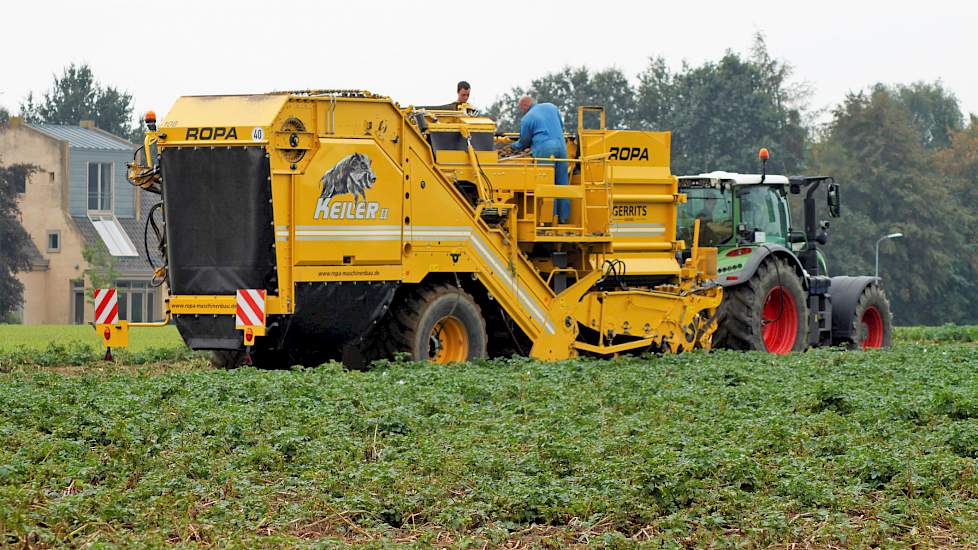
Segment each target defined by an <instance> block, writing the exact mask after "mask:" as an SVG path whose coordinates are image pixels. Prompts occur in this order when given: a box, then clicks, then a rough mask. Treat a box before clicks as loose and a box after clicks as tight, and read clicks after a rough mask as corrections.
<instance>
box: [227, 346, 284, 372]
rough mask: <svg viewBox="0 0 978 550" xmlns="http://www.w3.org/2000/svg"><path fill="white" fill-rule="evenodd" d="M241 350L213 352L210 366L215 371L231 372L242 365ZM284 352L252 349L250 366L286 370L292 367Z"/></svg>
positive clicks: (243, 354) (242, 355) (242, 354)
mask: <svg viewBox="0 0 978 550" xmlns="http://www.w3.org/2000/svg"><path fill="white" fill-rule="evenodd" d="M244 357H245V353H244V351H243V350H214V351H212V352H211V366H212V367H214V368H215V369H223V370H231V369H236V368H238V367H240V366H241V365H243V364H244ZM289 359H290V358H289V354H288V352H286V351H285V350H270V349H263V348H258V347H256V348H252V350H251V361H252V364H253V365H254V366H255V367H256V368H259V369H287V368H289V367H290V366H292V362H291V361H290V360H289Z"/></svg>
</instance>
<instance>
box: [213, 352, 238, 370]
mask: <svg viewBox="0 0 978 550" xmlns="http://www.w3.org/2000/svg"><path fill="white" fill-rule="evenodd" d="M243 359H244V352H243V351H241V350H223V349H222V350H214V351H212V352H211V366H212V367H214V368H215V369H222V370H231V369H236V368H238V367H240V366H241V361H242V360H243Z"/></svg>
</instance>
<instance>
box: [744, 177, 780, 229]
mask: <svg viewBox="0 0 978 550" xmlns="http://www.w3.org/2000/svg"><path fill="white" fill-rule="evenodd" d="M785 208H786V205H785V202H784V199H783V198H781V195H780V194H779V193H778V192H777V191H776V190H775V189H772V188H770V187H767V186H764V185H752V186H750V187H747V188H745V189H744V190H743V191H741V192H740V220H741V222H743V223H744V224H746V225H747V230H748V231H761V232H763V233H764V235H765V239H766V240H771V241H781V242H784V240H785V237H786V235H787V234H788V228H787V226H786V220H785V217H784V211H785Z"/></svg>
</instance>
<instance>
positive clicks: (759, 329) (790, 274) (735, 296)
mask: <svg viewBox="0 0 978 550" xmlns="http://www.w3.org/2000/svg"><path fill="white" fill-rule="evenodd" d="M786 298H790V299H786ZM791 302H793V303H794V312H793V313H794V315H793V317H794V321H795V322H794V325H795V326H794V330H791V318H792V314H791V313H792V312H786V311H785V310H784V309H782V308H784V307H785V306H787V305H790V303H791ZM775 304H777V305H776V306H775ZM766 305H767V308H768V321H767V322H766V321H765V315H764V313H765V306H766ZM774 308H777V309H774ZM772 310H774V311H773V312H772ZM772 315H773V317H772ZM769 322H773V323H777V325H775V326H774V327H772V329H771V330H773V331H775V332H774V333H773V334H771V336H769V341H770V342H771V344H772V345H771V348H772V349H768V345H767V344H766V343H765V338H764V329H765V326H767V325H768V323H769ZM779 329H780V330H779ZM792 332H793V333H794V334H793V336H794V340H793V341H792V340H791V336H792V334H791V333H792ZM713 342H714V346H715V347H723V348H728V349H739V350H757V351H771V352H773V353H788V352H791V351H804V350H805V349H806V348H807V347H808V294H807V293H806V292H805V289H804V287H803V286H802V283H801V278H800V277H799V276H798V273H797V272H796V271H795V269H794V267H792V266H791V265H790V264H788V262H787V261H785V260H782V259H779V258H776V257H774V256H769V257H768V258H767V259H765V260H764V261H763V262H762V263H761V265H760V266H758V268H757V271H756V272H755V273H754V276H753V277H751V278H750V279H749V280H748V281H747V282H746V283H743V284H741V285H738V286H735V287H728V288H725V289H724V292H723V303H722V304H720V310H719V312H718V314H717V331H716V333H714V336H713Z"/></svg>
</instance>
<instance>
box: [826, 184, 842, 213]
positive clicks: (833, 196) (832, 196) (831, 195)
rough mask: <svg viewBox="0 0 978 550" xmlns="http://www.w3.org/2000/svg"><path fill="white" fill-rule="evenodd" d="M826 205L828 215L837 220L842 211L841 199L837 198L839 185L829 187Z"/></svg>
mask: <svg viewBox="0 0 978 550" xmlns="http://www.w3.org/2000/svg"><path fill="white" fill-rule="evenodd" d="M828 203H829V214H830V215H831V216H832V217H833V218H838V217H839V214H840V212H841V211H842V197H840V196H839V185H838V184H837V183H833V184H832V185H829V192H828Z"/></svg>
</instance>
